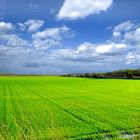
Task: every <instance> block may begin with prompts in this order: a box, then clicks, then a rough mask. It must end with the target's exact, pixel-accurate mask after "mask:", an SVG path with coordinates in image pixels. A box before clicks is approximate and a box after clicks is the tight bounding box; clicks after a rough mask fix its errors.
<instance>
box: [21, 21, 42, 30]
mask: <svg viewBox="0 0 140 140" xmlns="http://www.w3.org/2000/svg"><path fill="white" fill-rule="evenodd" d="M24 24H25V25H26V26H28V31H29V32H35V31H38V30H39V29H40V28H41V27H42V26H43V25H44V21H43V20H37V19H30V20H28V21H26V22H25V23H24Z"/></svg>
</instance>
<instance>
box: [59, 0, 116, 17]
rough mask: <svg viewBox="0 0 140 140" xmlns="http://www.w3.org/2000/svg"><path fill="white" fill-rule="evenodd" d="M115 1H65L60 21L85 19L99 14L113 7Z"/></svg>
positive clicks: (60, 13) (60, 12)
mask: <svg viewBox="0 0 140 140" xmlns="http://www.w3.org/2000/svg"><path fill="white" fill-rule="evenodd" d="M112 2H113V0H84V1H83V0H65V1H64V3H63V6H62V7H61V9H60V11H59V13H58V19H70V20H74V19H78V18H85V17H87V16H89V15H91V14H98V13H100V12H102V11H107V9H108V8H109V7H110V6H111V5H112Z"/></svg>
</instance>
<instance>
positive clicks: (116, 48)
mask: <svg viewBox="0 0 140 140" xmlns="http://www.w3.org/2000/svg"><path fill="white" fill-rule="evenodd" d="M128 49H129V47H128V46H126V44H115V43H110V44H103V45H100V46H97V47H96V52H97V53H98V54H110V55H111V54H112V55H116V54H121V53H124V51H126V50H128Z"/></svg>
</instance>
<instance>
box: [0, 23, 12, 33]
mask: <svg viewBox="0 0 140 140" xmlns="http://www.w3.org/2000/svg"><path fill="white" fill-rule="evenodd" d="M13 29H14V26H13V25H12V23H6V22H3V21H2V22H0V32H7V31H11V30H13Z"/></svg>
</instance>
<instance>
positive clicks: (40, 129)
mask: <svg viewBox="0 0 140 140" xmlns="http://www.w3.org/2000/svg"><path fill="white" fill-rule="evenodd" d="M139 131H140V81H139V80H115V79H114V80H113V79H111V80H109V79H86V78H72V77H69V78H66V77H57V76H56V77H55V76H54V77H53V76H48V77H47V76H36V77H35V76H28V77H26V76H25V77H24V76H12V77H10V76H9V77H8V76H7V77H6V76H5V77H4V76H1V77H0V140H5V139H6V140H15V139H17V140H20V139H23V140H24V139H26V140H28V139H29V140H36V139H37V140H38V139H40V140H42V139H44V140H45V139H52V140H63V139H64V140H65V139H71V140H75V139H76V140H81V139H83V140H84V139H121V135H122V138H123V137H124V138H126V137H125V136H128V138H129V136H130V138H131V135H132V134H133V135H136V137H135V138H136V139H137V137H138V136H137V135H138V134H139ZM123 134H127V135H123Z"/></svg>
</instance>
